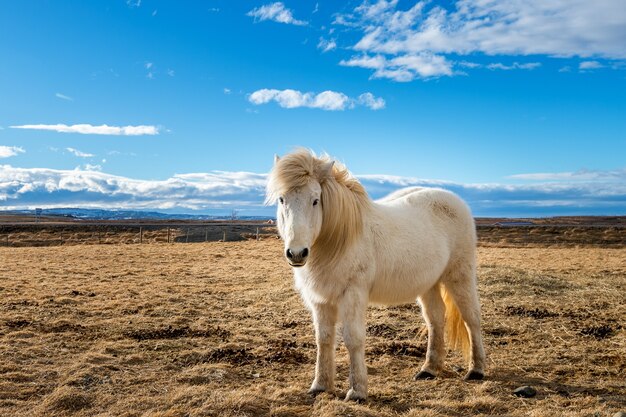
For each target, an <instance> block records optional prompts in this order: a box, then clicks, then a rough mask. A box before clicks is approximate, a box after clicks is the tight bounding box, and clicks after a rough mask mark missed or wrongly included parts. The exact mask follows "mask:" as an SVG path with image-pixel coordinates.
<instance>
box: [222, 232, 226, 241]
mask: <svg viewBox="0 0 626 417" xmlns="http://www.w3.org/2000/svg"><path fill="white" fill-rule="evenodd" d="M223 232H224V237H223V238H222V242H226V229H224V230H223Z"/></svg>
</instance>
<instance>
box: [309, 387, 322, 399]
mask: <svg viewBox="0 0 626 417" xmlns="http://www.w3.org/2000/svg"><path fill="white" fill-rule="evenodd" d="M325 391H326V390H325V389H324V388H311V389H310V390H308V391H307V392H306V393H307V394H309V395H310V396H311V397H317V396H318V395H319V394H321V393H322V392H325Z"/></svg>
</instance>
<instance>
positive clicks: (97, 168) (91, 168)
mask: <svg viewBox="0 0 626 417" xmlns="http://www.w3.org/2000/svg"><path fill="white" fill-rule="evenodd" d="M85 171H102V165H98V164H93V165H92V164H85Z"/></svg>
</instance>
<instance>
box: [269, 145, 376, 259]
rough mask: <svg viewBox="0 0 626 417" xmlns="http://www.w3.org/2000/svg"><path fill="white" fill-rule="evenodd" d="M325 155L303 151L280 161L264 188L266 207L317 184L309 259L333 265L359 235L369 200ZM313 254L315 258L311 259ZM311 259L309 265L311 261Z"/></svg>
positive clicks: (350, 177) (352, 178) (353, 180)
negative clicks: (317, 216) (317, 224)
mask: <svg viewBox="0 0 626 417" xmlns="http://www.w3.org/2000/svg"><path fill="white" fill-rule="evenodd" d="M331 162H332V160H331V158H330V157H329V156H328V155H323V156H321V157H317V156H315V154H314V153H313V152H311V151H309V150H306V149H298V150H296V151H294V152H292V153H290V154H287V155H285V156H283V157H282V158H280V159H279V160H278V161H277V162H276V164H274V168H273V169H272V171H271V172H270V175H269V180H268V184H267V199H266V202H267V203H269V204H273V203H275V202H276V201H277V200H278V198H279V197H280V196H281V195H282V194H284V193H287V192H289V191H291V190H294V189H296V188H300V187H303V186H305V185H306V184H307V183H308V182H310V181H318V182H319V184H320V186H321V188H322V195H321V204H322V210H323V216H322V229H321V231H320V234H319V236H318V238H317V240H316V241H315V244H314V245H313V248H311V255H312V256H314V258H317V259H324V262H329V263H333V262H334V261H335V260H337V259H338V258H339V257H340V256H341V255H342V254H343V253H344V252H345V250H346V249H347V248H348V247H349V246H350V245H351V244H352V243H353V242H354V241H355V240H356V239H357V238H358V237H359V236H360V235H361V232H362V230H363V215H364V211H365V210H367V209H368V208H369V207H370V205H371V200H370V198H369V196H368V195H367V192H366V191H365V188H363V186H362V185H361V183H360V182H359V181H358V180H357V179H356V178H354V177H353V176H352V174H350V172H349V171H348V170H347V168H346V167H345V166H344V165H343V164H341V163H339V162H337V161H335V162H334V164H333V165H332V168H331V170H330V172H328V167H329V165H330V163H331ZM314 254H315V255H314ZM314 258H311V261H313V260H314Z"/></svg>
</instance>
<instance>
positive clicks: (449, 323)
mask: <svg viewBox="0 0 626 417" xmlns="http://www.w3.org/2000/svg"><path fill="white" fill-rule="evenodd" d="M440 288H441V296H442V298H443V302H444V304H445V305H446V338H447V339H448V345H449V346H450V348H452V349H455V350H459V351H461V352H462V353H463V357H464V358H465V359H466V360H467V359H468V358H469V356H470V339H469V333H468V332H467V327H465V322H464V321H463V318H462V317H461V312H460V311H459V308H458V307H457V306H456V303H455V302H454V299H453V298H452V296H451V295H450V292H449V291H447V289H446V287H445V285H441V287H440Z"/></svg>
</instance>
